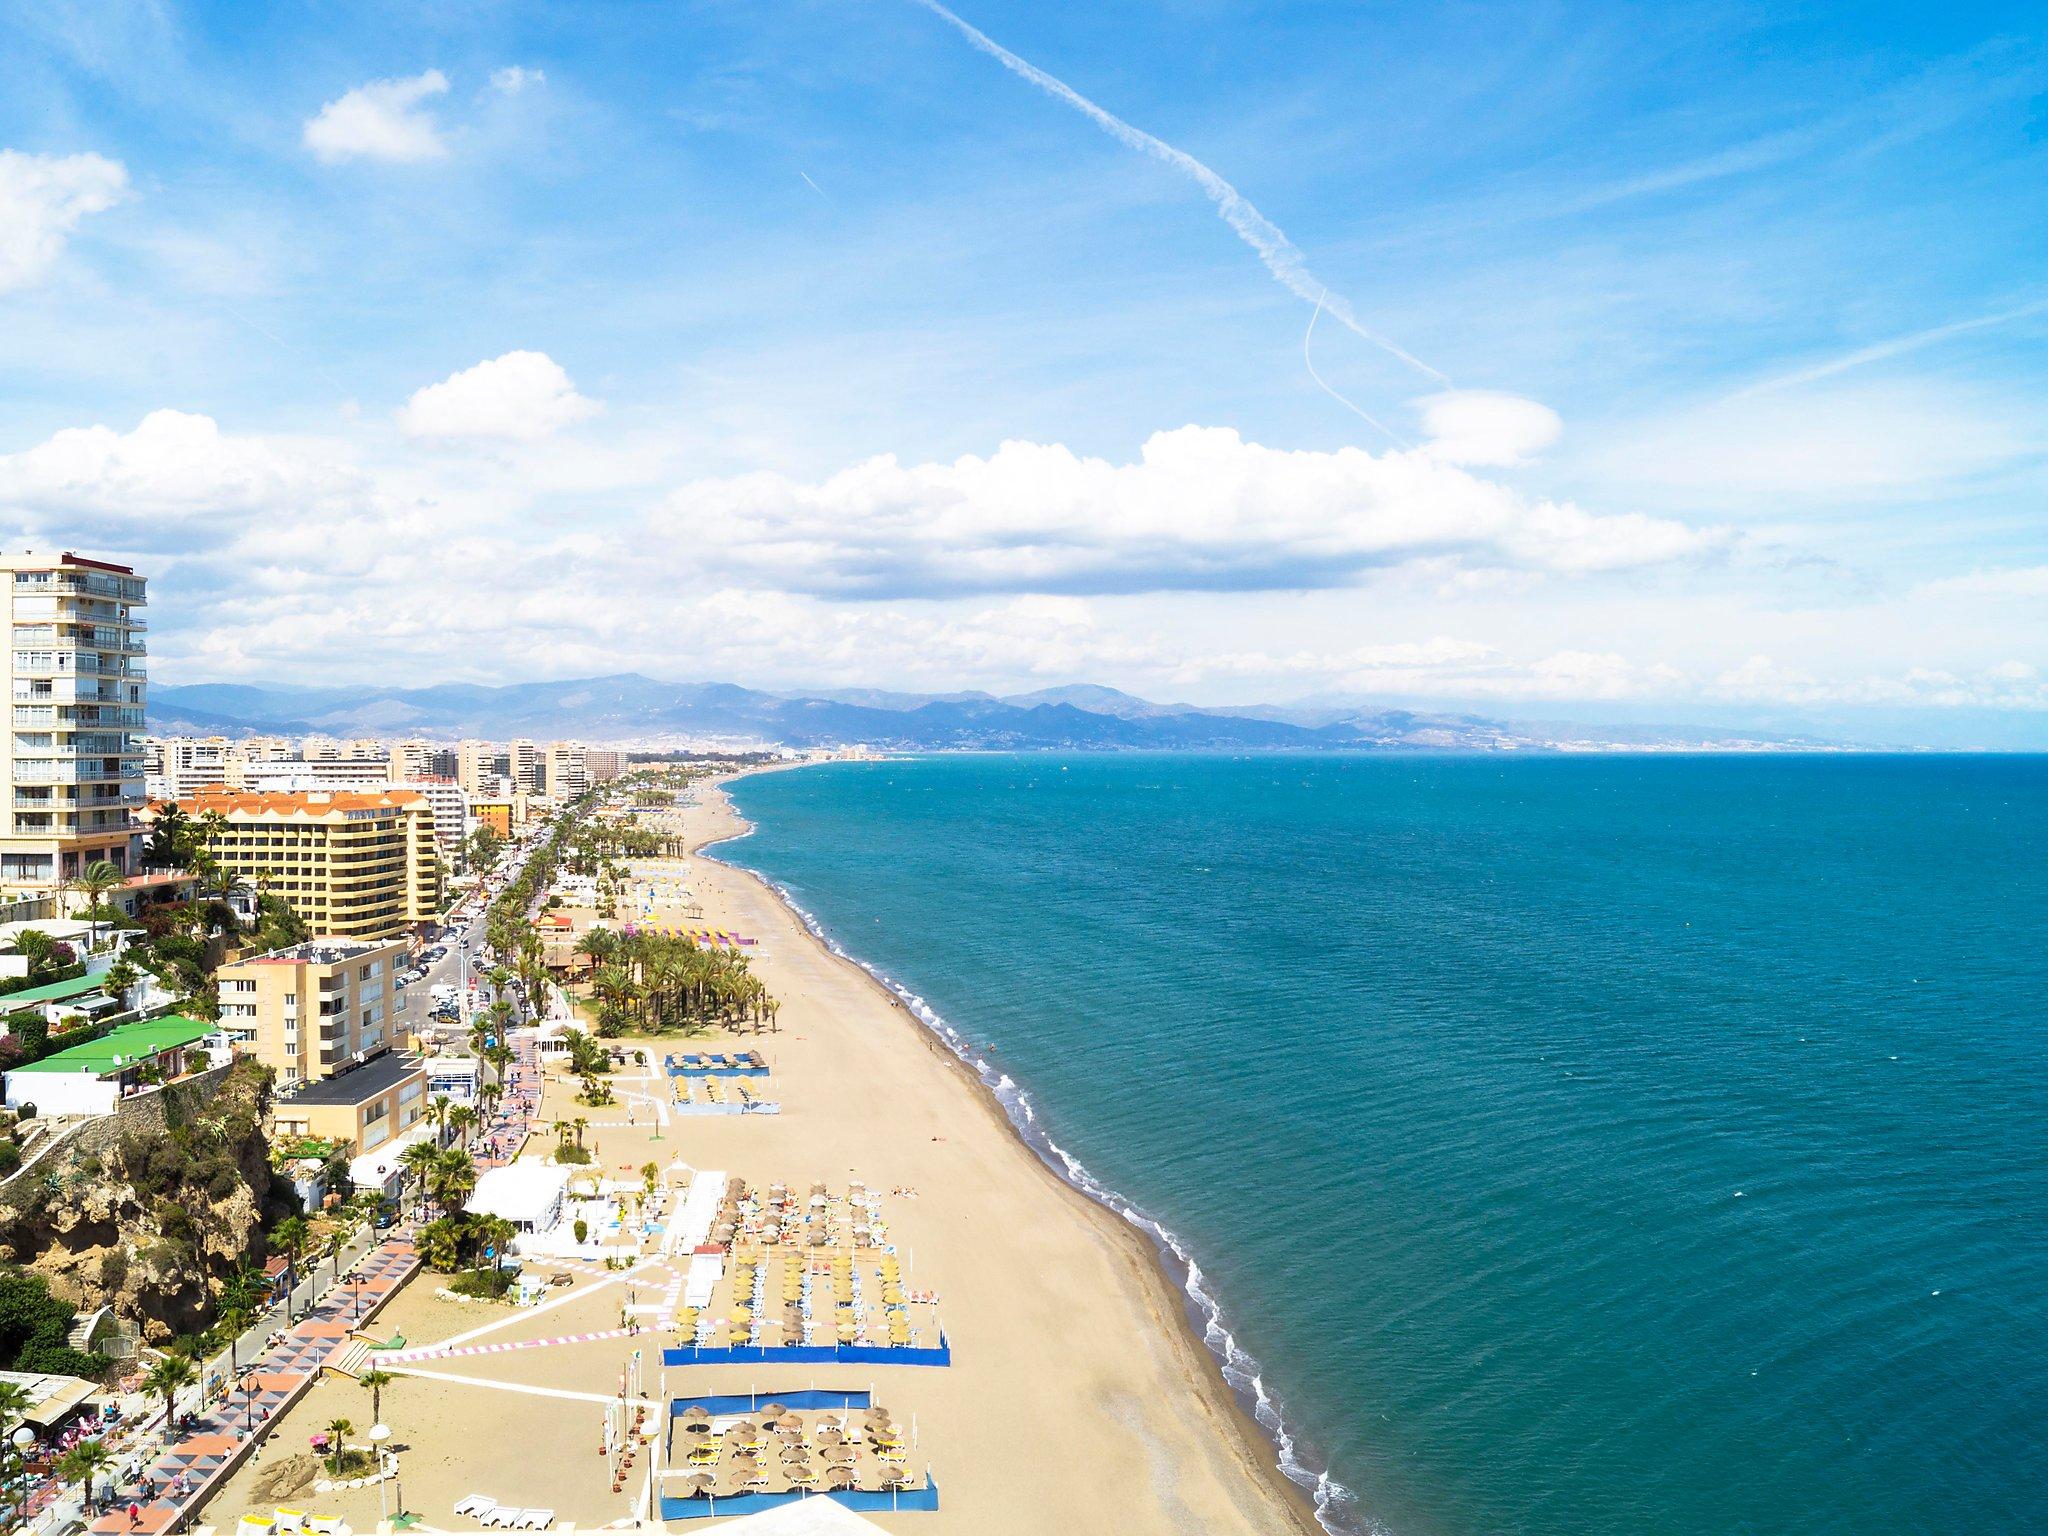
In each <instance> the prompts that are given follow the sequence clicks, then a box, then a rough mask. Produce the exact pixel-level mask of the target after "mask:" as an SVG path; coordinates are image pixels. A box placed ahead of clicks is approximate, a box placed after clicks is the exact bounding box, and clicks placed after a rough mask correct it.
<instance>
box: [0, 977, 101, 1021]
mask: <svg viewBox="0 0 2048 1536" xmlns="http://www.w3.org/2000/svg"><path fill="white" fill-rule="evenodd" d="M106 979H107V978H106V977H105V975H99V976H74V977H72V978H71V979H70V980H69V981H46V982H44V983H43V984H42V985H41V986H40V987H23V988H22V989H21V990H20V991H19V992H9V993H7V994H5V995H4V996H0V1013H13V1012H15V1011H17V1010H18V1009H22V1008H33V1007H34V1006H35V1005H36V1004H38V1003H61V1002H66V1001H69V1000H70V999H71V998H74V997H83V996H85V994H86V993H88V992H97V991H99V989H100V987H101V986H102V985H103V984H104V983H105V982H106Z"/></svg>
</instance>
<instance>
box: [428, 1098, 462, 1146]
mask: <svg viewBox="0 0 2048 1536" xmlns="http://www.w3.org/2000/svg"><path fill="white" fill-rule="evenodd" d="M454 1109H455V1101H454V1100H453V1099H451V1098H449V1097H448V1095H447V1094H445V1093H437V1094H435V1095H434V1097H433V1098H432V1099H431V1100H429V1101H428V1104H427V1110H426V1115H427V1123H428V1124H429V1125H431V1126H433V1128H434V1140H436V1141H446V1140H447V1139H448V1116H449V1115H450V1114H451V1113H452V1112H453V1111H454Z"/></svg>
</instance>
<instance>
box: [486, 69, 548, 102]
mask: <svg viewBox="0 0 2048 1536" xmlns="http://www.w3.org/2000/svg"><path fill="white" fill-rule="evenodd" d="M547 83H548V77H547V72H546V71H545V70H539V69H526V68H524V67H522V66H520V65H518V64H507V65H506V66H505V67H504V68H503V69H494V70H492V71H491V89H492V90H494V91H497V92H499V93H500V94H502V95H505V96H517V95H518V94H519V93H520V92H521V91H523V90H525V89H526V88H527V87H528V86H529V85H546V84H547Z"/></svg>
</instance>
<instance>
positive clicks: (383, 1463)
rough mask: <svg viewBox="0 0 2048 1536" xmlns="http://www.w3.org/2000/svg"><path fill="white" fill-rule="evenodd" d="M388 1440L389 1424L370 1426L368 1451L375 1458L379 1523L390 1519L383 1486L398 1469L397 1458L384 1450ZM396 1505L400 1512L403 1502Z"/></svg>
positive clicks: (389, 1435) (389, 1433)
mask: <svg viewBox="0 0 2048 1536" xmlns="http://www.w3.org/2000/svg"><path fill="white" fill-rule="evenodd" d="M390 1438H391V1426H390V1425H389V1424H372V1425H371V1426H370V1451H371V1454H372V1455H374V1456H375V1457H376V1458H377V1515H378V1518H379V1520H380V1521H381V1520H389V1519H390V1518H391V1506H390V1505H389V1503H387V1502H386V1494H385V1491H384V1484H385V1483H386V1482H387V1481H388V1480H389V1477H390V1474H391V1473H393V1472H395V1471H397V1469H398V1458H397V1457H396V1456H393V1455H392V1454H391V1453H390V1452H389V1451H387V1450H385V1449H384V1442H385V1441H386V1440H389V1439H390ZM398 1503H399V1508H400V1510H401V1512H402V1511H403V1509H404V1507H405V1500H403V1499H400V1500H399V1501H398Z"/></svg>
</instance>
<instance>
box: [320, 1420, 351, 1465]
mask: <svg viewBox="0 0 2048 1536" xmlns="http://www.w3.org/2000/svg"><path fill="white" fill-rule="evenodd" d="M355 1432H356V1427H355V1425H354V1424H352V1423H350V1422H349V1421H348V1420H347V1419H329V1420H328V1421H327V1434H328V1437H329V1445H330V1446H331V1447H332V1450H331V1454H330V1456H329V1460H328V1462H327V1470H328V1471H330V1472H332V1473H333V1474H334V1475H335V1476H336V1477H339V1476H341V1473H342V1469H343V1468H344V1467H345V1466H347V1465H348V1463H347V1462H345V1461H344V1460H343V1459H342V1456H343V1454H344V1452H345V1450H346V1447H345V1446H344V1445H343V1444H342V1442H343V1441H344V1440H346V1439H347V1438H348V1437H349V1436H350V1435H352V1434H354V1433H355Z"/></svg>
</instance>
